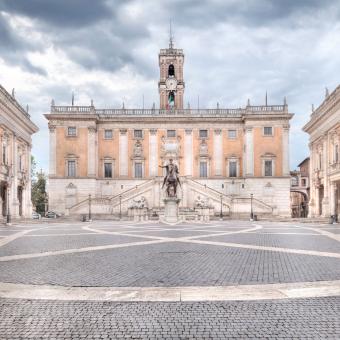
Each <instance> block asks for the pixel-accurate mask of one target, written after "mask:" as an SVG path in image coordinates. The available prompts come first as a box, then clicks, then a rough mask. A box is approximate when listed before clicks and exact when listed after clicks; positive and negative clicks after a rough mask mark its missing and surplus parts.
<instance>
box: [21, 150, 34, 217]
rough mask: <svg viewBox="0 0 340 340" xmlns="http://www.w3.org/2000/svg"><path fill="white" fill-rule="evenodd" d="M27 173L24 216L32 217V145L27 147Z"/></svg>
mask: <svg viewBox="0 0 340 340" xmlns="http://www.w3.org/2000/svg"><path fill="white" fill-rule="evenodd" d="M25 164H26V166H25V168H26V173H27V182H26V185H25V188H24V189H25V190H24V198H25V199H24V200H23V216H25V217H31V215H32V200H31V145H27V147H26V162H25Z"/></svg>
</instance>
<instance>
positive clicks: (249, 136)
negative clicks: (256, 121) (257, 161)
mask: <svg viewBox="0 0 340 340" xmlns="http://www.w3.org/2000/svg"><path fill="white" fill-rule="evenodd" d="M253 138H254V137H253V128H252V127H246V145H245V146H246V176H254V143H253Z"/></svg>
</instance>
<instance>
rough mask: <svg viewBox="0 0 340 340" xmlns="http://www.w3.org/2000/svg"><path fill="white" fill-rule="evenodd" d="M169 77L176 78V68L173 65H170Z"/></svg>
mask: <svg viewBox="0 0 340 340" xmlns="http://www.w3.org/2000/svg"><path fill="white" fill-rule="evenodd" d="M168 76H169V77H171V76H175V67H174V65H172V64H170V65H169V69H168Z"/></svg>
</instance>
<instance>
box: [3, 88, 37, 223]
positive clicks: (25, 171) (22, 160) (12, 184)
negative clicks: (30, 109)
mask: <svg viewBox="0 0 340 340" xmlns="http://www.w3.org/2000/svg"><path fill="white" fill-rule="evenodd" d="M37 131H38V127H37V126H36V125H35V124H34V123H33V122H32V121H31V120H30V116H29V114H28V113H27V112H26V111H25V110H24V109H23V108H22V107H21V106H20V104H19V103H18V102H17V101H16V99H15V98H14V91H13V92H12V95H10V94H9V93H8V92H7V91H6V90H5V89H4V88H3V87H2V86H1V85H0V143H1V148H0V164H1V166H0V211H1V213H0V216H1V219H2V220H3V221H7V218H8V216H10V217H11V218H15V219H18V218H24V217H25V218H28V217H31V215H32V202H31V148H32V139H31V136H32V134H33V133H35V132H37Z"/></svg>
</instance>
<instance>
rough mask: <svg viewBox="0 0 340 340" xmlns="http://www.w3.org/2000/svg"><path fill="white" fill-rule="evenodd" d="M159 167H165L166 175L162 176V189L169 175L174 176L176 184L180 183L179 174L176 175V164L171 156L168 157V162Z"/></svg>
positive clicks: (177, 172)
mask: <svg viewBox="0 0 340 340" xmlns="http://www.w3.org/2000/svg"><path fill="white" fill-rule="evenodd" d="M159 167H160V168H165V169H166V175H165V177H164V181H163V185H162V189H163V188H164V185H165V184H166V182H167V180H168V179H169V178H170V177H174V178H175V179H176V181H177V182H178V184H179V185H181V183H180V181H179V176H178V174H179V171H178V166H177V165H176V164H175V163H173V159H172V158H170V159H169V164H167V165H164V166H162V165H160V166H159Z"/></svg>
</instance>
